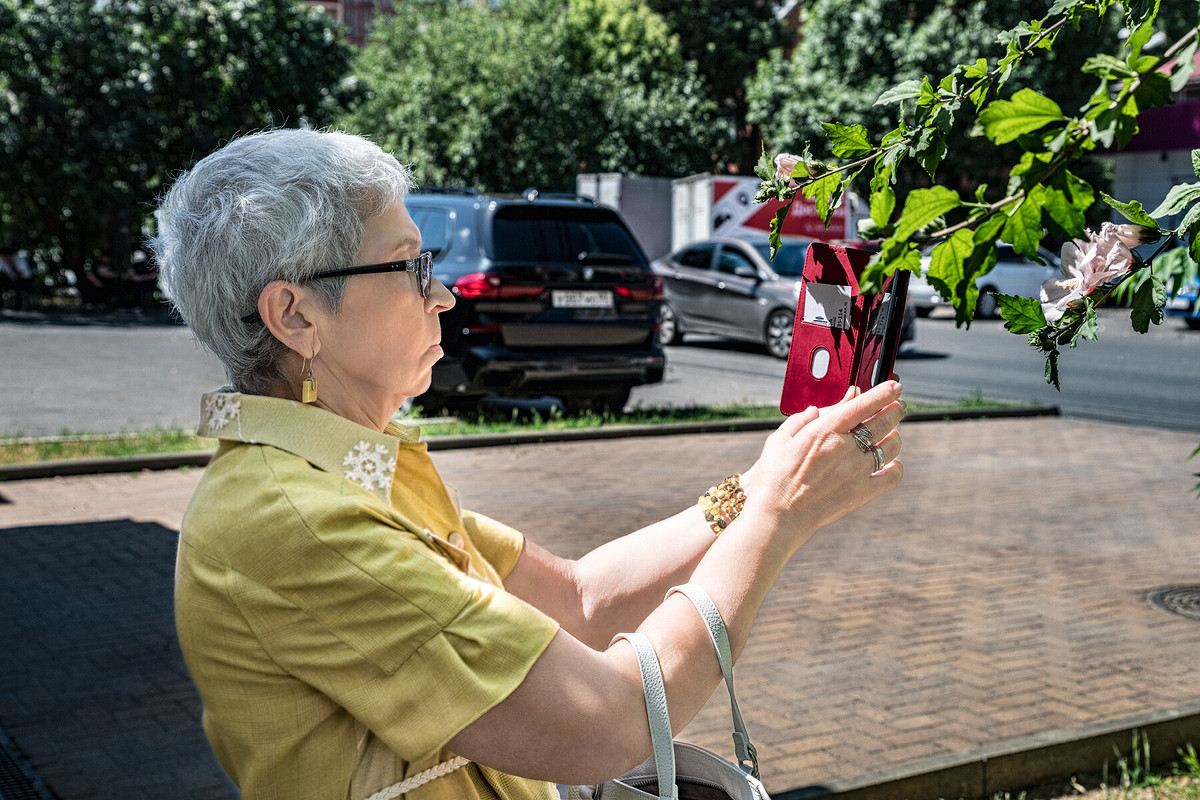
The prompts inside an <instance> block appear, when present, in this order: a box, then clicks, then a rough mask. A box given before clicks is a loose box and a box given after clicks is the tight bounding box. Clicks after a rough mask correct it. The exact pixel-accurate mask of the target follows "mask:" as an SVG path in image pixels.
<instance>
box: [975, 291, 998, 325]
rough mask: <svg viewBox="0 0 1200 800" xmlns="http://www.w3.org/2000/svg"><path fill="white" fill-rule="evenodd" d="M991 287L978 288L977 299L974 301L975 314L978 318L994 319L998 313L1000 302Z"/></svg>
mask: <svg viewBox="0 0 1200 800" xmlns="http://www.w3.org/2000/svg"><path fill="white" fill-rule="evenodd" d="M994 291H996V290H995V289H992V288H987V289H980V290H979V299H978V300H977V301H975V316H976V317H978V318H980V319H995V318H996V317H997V316H998V315H999V314H1000V304H999V303H997V302H996V295H994V294H992V292H994Z"/></svg>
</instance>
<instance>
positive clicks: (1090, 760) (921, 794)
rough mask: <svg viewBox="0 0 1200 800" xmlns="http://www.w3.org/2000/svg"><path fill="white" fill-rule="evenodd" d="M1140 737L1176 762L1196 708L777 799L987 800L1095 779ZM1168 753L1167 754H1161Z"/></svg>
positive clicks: (1191, 740) (1194, 733)
mask: <svg viewBox="0 0 1200 800" xmlns="http://www.w3.org/2000/svg"><path fill="white" fill-rule="evenodd" d="M1135 734H1137V735H1138V736H1139V737H1141V740H1142V741H1146V742H1148V743H1149V745H1150V746H1152V752H1155V753H1157V754H1158V755H1157V756H1151V762H1152V763H1151V764H1149V765H1146V766H1163V765H1167V764H1170V763H1171V762H1173V761H1176V760H1177V756H1176V752H1177V750H1179V749H1180V748H1182V747H1184V746H1185V745H1188V744H1195V743H1197V742H1200V703H1190V704H1187V705H1182V706H1176V707H1175V708H1169V709H1164V710H1159V711H1153V712H1148V713H1146V714H1138V715H1135V716H1132V717H1125V718H1123V719H1119V720H1113V721H1109V722H1104V723H1097V724H1095V725H1086V726H1083V727H1080V728H1068V729H1064V730H1059V731H1051V732H1047V733H1039V734H1033V735H1031V736H1026V737H1021V738H1018V739H1011V740H1008V741H1006V742H1000V743H997V744H994V745H989V746H987V747H981V748H978V749H976V750H968V751H966V752H965V753H963V752H959V753H954V754H952V755H948V756H944V757H938V758H931V759H927V760H925V761H918V762H916V763H914V764H908V765H905V766H904V767H901V768H897V769H894V770H880V771H877V772H867V773H863V774H862V775H859V776H857V777H855V778H851V779H849V780H846V781H830V782H829V783H827V784H820V785H815V786H804V787H800V788H797V789H791V790H788V791H784V792H778V793H776V794H774V795H772V797H773V799H774V800H810V798H826V797H828V798H838V800H918V798H919V799H920V800H929V799H931V798H947V799H949V798H956V799H959V800H988V798H994V797H996V796H998V795H1001V794H1003V793H1005V792H1008V793H1011V794H1014V795H1015V794H1016V793H1018V792H1020V791H1022V790H1026V789H1035V788H1038V787H1039V786H1045V785H1047V784H1050V783H1054V782H1055V781H1060V780H1066V779H1067V778H1070V777H1072V776H1085V775H1095V774H1098V773H1099V772H1100V771H1101V768H1102V767H1103V766H1106V765H1107V764H1108V763H1109V762H1110V760H1112V759H1115V758H1116V757H1117V754H1118V753H1121V754H1128V753H1129V752H1130V748H1131V745H1132V743H1133V736H1134V735H1135ZM1164 754H1165V755H1164Z"/></svg>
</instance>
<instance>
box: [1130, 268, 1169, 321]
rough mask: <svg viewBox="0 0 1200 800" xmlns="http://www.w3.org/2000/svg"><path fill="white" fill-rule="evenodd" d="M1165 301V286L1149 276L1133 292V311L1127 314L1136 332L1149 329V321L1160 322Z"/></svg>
mask: <svg viewBox="0 0 1200 800" xmlns="http://www.w3.org/2000/svg"><path fill="white" fill-rule="evenodd" d="M1166 302H1167V287H1166V286H1164V285H1163V282H1162V281H1160V280H1159V279H1158V278H1156V277H1154V276H1153V275H1151V276H1149V279H1148V280H1145V281H1143V282H1142V285H1141V286H1139V287H1138V289H1137V291H1136V292H1134V294H1133V311H1132V312H1131V313H1130V315H1129V321H1130V322H1132V323H1133V329H1134V330H1135V331H1137V332H1138V333H1145V332H1146V331H1148V330H1150V325H1151V323H1153V324H1155V325H1160V324H1162V321H1163V310H1162V309H1163V305H1165V304H1166Z"/></svg>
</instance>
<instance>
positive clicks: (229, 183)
mask: <svg viewBox="0 0 1200 800" xmlns="http://www.w3.org/2000/svg"><path fill="white" fill-rule="evenodd" d="M411 187H412V175H411V172H410V171H409V169H408V168H407V167H405V166H403V165H401V164H400V162H398V161H397V160H396V159H395V158H394V157H392V156H391V155H389V154H388V153H385V152H384V151H383V150H382V149H380V147H379V146H378V145H376V144H374V143H372V142H370V141H368V140H367V139H365V138H363V137H361V136H354V135H351V134H348V133H342V132H336V131H314V130H304V129H301V130H272V131H266V132H262V133H255V134H250V135H247V136H243V137H241V138H237V139H234V140H233V141H231V142H230V143H228V144H227V145H225V146H224V147H222V148H221V149H220V150H218V151H216V152H215V153H213V154H211V155H209V156H207V157H206V158H204V159H201V161H200V162H199V163H197V164H196V166H195V167H193V168H192V169H191V170H190V171H188V172H185V173H183V174H182V175H181V176H180V177H179V179H178V180H177V181H176V182H175V184H174V185H173V186H172V187H171V190H170V191H169V192H167V194H166V196H165V197H164V198H163V200H162V203H161V205H160V206H159V208H158V211H157V214H156V217H157V220H158V235H157V236H155V237H154V238H153V239H151V240H150V241H149V243H148V245H149V247H150V249H151V250H152V251H153V252H154V255H155V257H156V259H157V261H158V269H159V285H160V286H161V287H162V290H163V292H164V293H165V294H166V295H167V297H168V298H170V300H171V302H172V303H173V304H174V306H175V308H176V310H177V311H178V312H179V314H180V315H181V316H182V317H183V321H184V322H185V323H186V324H187V325H188V327H189V328H191V330H192V333H193V334H194V335H195V336H196V338H197V339H198V340H199V341H200V343H201V344H202V345H203V346H204V347H205V349H207V350H208V351H209V352H211V353H212V354H213V355H214V356H216V357H217V359H218V360H220V362H221V363H222V364H223V365H224V366H225V372H226V374H227V375H228V378H229V381H230V383H231V384H232V385H233V387H234V388H235V389H236V390H238V391H241V392H247V393H251V394H264V393H266V391H267V390H268V389H270V388H271V387H272V386H274V385H276V384H278V383H280V382H281V381H286V380H288V376H286V375H284V374H283V370H282V365H281V360H282V356H283V355H284V354H285V352H286V347H285V346H284V345H283V344H282V343H281V342H279V340H277V339H276V338H275V337H274V336H272V335H271V332H270V331H269V330H267V328H266V326H265V325H263V324H262V323H261V322H260V321H258V320H257V319H256V320H255V321H254V322H252V323H246V322H243V321H242V317H245V316H247V315H250V314H255V313H256V307H257V304H258V296H259V294H261V293H262V290H263V288H264V287H265V286H266V285H267V284H268V283H270V282H272V281H276V280H284V281H289V282H293V283H299V282H301V281H303V280H304V279H305V278H307V277H310V276H312V275H313V274H315V273H317V272H320V271H322V270H327V269H335V268H338V267H348V266H352V265H353V264H354V260H355V258H356V257H357V256H358V252H359V250H360V249H361V248H362V245H363V239H364V236H365V234H364V223H365V222H366V221H367V220H369V219H372V218H373V217H376V216H378V215H380V214H382V213H384V212H385V211H386V210H387V209H388V208H390V207H391V206H392V205H394V204H395V203H397V202H399V201H401V200H402V199H403V198H404V196H405V195H406V194H407V193H408V191H409V190H410V188H411ZM311 286H312V289H313V290H314V291H316V292H317V293H318V296H319V297H320V298H321V299H322V300H323V302H325V303H326V304H327V305H328V307H329V308H330V309H331V310H333V311H337V309H338V307H339V305H340V303H341V298H342V291H343V289H344V288H345V279H344V278H331V279H328V280H322V281H317V282H315V283H313V284H312V285H311ZM293 377H294V376H293Z"/></svg>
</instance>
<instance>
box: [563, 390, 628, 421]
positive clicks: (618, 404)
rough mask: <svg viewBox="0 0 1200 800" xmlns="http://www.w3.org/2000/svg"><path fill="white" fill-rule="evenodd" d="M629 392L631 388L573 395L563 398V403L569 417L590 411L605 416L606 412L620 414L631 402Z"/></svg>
mask: <svg viewBox="0 0 1200 800" xmlns="http://www.w3.org/2000/svg"><path fill="white" fill-rule="evenodd" d="M629 392H630V388H629V387H628V386H626V387H624V388H623V389H616V390H613V391H609V392H596V393H595V394H580V395H571V396H567V397H564V398H562V401H563V405H564V406H565V407H566V412H567V414H569V415H579V414H583V413H586V412H588V411H594V412H595V413H597V414H603V413H604V412H606V411H608V412H611V413H613V414H620V413H621V412H622V411H623V410H624V409H625V404H626V403H628V402H629Z"/></svg>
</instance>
